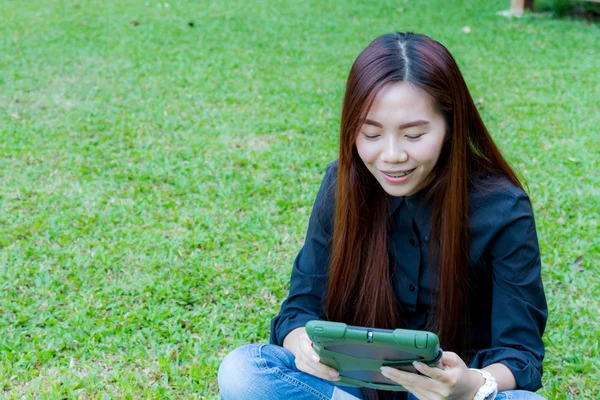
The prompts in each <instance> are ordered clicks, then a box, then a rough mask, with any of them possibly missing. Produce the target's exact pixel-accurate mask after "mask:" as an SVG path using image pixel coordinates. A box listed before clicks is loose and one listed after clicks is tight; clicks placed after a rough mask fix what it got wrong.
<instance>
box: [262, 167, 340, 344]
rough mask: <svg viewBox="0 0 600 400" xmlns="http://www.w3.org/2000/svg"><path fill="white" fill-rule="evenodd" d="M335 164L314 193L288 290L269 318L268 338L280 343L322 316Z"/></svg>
mask: <svg viewBox="0 0 600 400" xmlns="http://www.w3.org/2000/svg"><path fill="white" fill-rule="evenodd" d="M336 180H337V165H336V164H335V163H334V164H330V165H329V166H328V167H327V171H326V174H325V177H324V179H323V182H322V183H321V187H320V189H319V192H318V194H317V198H316V200H315V203H314V206H313V209H312V213H311V216H310V219H309V222H308V230H307V233H306V240H305V241H304V246H303V247H302V249H301V250H300V252H299V253H298V255H297V256H296V259H295V261H294V265H293V267H292V276H291V279H290V292H289V295H288V297H287V299H286V300H285V301H284V302H283V304H282V305H281V310H280V311H279V314H278V315H277V316H276V317H275V318H273V319H272V320H271V337H270V342H271V343H272V344H277V345H279V346H281V345H283V340H284V339H285V337H286V336H287V334H288V333H289V332H290V331H292V330H294V329H296V328H298V327H301V326H304V325H306V323H307V322H308V321H310V320H313V319H324V318H325V310H324V304H323V301H324V299H325V293H326V290H327V275H328V270H329V262H330V253H331V240H332V232H333V214H334V211H335V189H336V188H335V182H336Z"/></svg>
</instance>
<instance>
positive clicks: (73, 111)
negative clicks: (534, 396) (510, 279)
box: [0, 0, 600, 399]
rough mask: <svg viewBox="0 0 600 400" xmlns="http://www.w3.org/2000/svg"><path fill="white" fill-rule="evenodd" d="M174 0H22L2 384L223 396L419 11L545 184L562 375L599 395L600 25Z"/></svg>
mask: <svg viewBox="0 0 600 400" xmlns="http://www.w3.org/2000/svg"><path fill="white" fill-rule="evenodd" d="M169 3H170V4H169V7H165V5H164V2H162V4H161V7H158V5H159V4H160V3H158V2H156V1H149V2H145V1H143V0H140V1H132V0H128V1H122V0H121V1H116V0H106V1H102V2H101V1H91V0H81V1H76V0H69V1H66V0H54V1H42V0H30V1H27V2H24V1H18V0H8V1H5V2H4V3H3V4H2V6H0V21H1V23H0V37H2V40H1V41H0V154H1V157H0V207H1V209H2V212H1V213H0V292H1V294H0V382H1V384H2V391H0V396H4V397H6V398H9V399H16V398H23V397H25V398H33V397H39V398H67V397H76V398H77V397H78V398H169V397H171V398H213V397H216V395H217V386H216V372H217V368H218V365H219V361H220V360H221V359H222V357H223V356H224V355H225V354H226V353H227V352H228V351H230V350H232V349H233V348H235V347H237V346H240V345H242V344H244V343H249V342H264V341H266V340H268V332H269V321H270V318H271V317H272V316H273V315H274V314H275V313H276V312H277V310H278V308H279V304H280V302H281V301H282V300H283V299H284V298H285V296H286V294H287V288H288V279H289V273H290V268H291V264H292V261H293V258H294V257H295V255H296V252H297V251H298V250H299V248H300V246H301V244H302V241H303V236H304V231H305V228H306V223H307V218H308V215H309V212H310V208H311V205H312V201H313V199H314V196H315V194H316V190H317V188H318V185H319V184H320V180H321V177H322V175H323V171H324V168H325V166H326V165H327V164H328V163H329V162H330V161H332V160H333V159H335V158H336V150H337V147H336V146H337V132H338V128H339V115H340V109H341V99H342V95H343V90H344V84H345V79H346V76H347V73H348V71H349V68H350V66H351V64H352V62H353V60H354V58H355V57H356V56H357V55H358V53H359V52H360V50H362V49H363V48H364V47H365V46H366V45H367V44H368V43H369V42H370V41H371V40H372V39H373V38H375V37H376V36H378V35H380V34H382V33H386V32H389V31H392V30H413V31H417V32H421V33H425V34H429V35H431V36H433V37H434V38H436V39H438V40H440V41H441V42H442V43H444V44H445V45H447V47H448V48H449V49H450V50H451V51H452V52H453V53H454V54H455V56H456V58H457V61H458V62H459V65H460V66H461V68H462V70H463V73H464V75H465V77H466V80H467V82H468V84H469V87H470V89H471V91H472V94H473V97H474V98H476V99H477V100H478V103H479V104H480V108H481V112H482V115H483V118H484V120H485V122H486V123H487V124H488V127H489V128H490V131H491V132H492V133H493V136H494V138H495V139H496V141H497V142H498V144H499V145H500V147H501V148H502V149H503V150H504V152H505V154H506V155H507V156H508V158H509V159H510V160H511V161H512V162H513V164H514V166H515V167H516V168H517V169H518V170H519V172H520V173H521V175H522V176H523V177H524V179H525V180H526V182H527V183H528V185H529V193H530V196H531V198H532V201H533V204H534V208H535V212H536V218H537V225H538V234H539V238H540V244H541V250H542V257H543V268H544V269H543V275H544V282H545V288H546V293H547V295H548V301H549V308H550V319H549V321H548V327H547V331H546V335H545V342H546V344H547V357H546V360H545V373H544V384H545V388H544V389H543V391H542V392H541V393H542V394H544V395H545V396H547V397H548V398H550V399H554V398H561V399H563V398H564V399H567V398H590V399H592V398H598V387H600V359H599V354H598V353H599V352H598V342H599V340H600V327H599V324H598V315H599V312H598V308H599V307H598V306H599V299H600V281H599V280H598V279H597V277H598V274H599V272H600V265H599V259H600V240H599V237H600V229H599V225H598V224H599V210H600V204H599V203H598V199H599V198H600V193H599V187H600V176H599V171H600V146H599V144H598V139H599V133H600V129H599V128H598V126H599V122H600V121H599V117H598V115H599V113H600V110H599V106H598V99H599V98H600V81H599V80H598V61H597V54H598V53H599V50H600V48H599V44H598V34H599V33H600V32H599V29H598V26H595V25H589V24H587V23H585V22H583V21H570V20H554V19H551V17H550V16H546V15H542V16H535V15H534V16H531V15H529V16H526V17H525V18H522V19H505V18H503V17H499V16H497V15H496V11H498V10H502V9H506V8H508V1H504V0H478V1H475V0H473V1H468V2H467V1H459V0H428V1H425V0H408V1H405V0H402V1H372V2H345V1H333V0H332V1H316V0H310V1H304V2H291V1H289V2H288V1H274V0H269V1H261V0H253V1H250V0H243V1H242V0H237V1H234V0H227V1H224V2H212V1H211V2H209V1H206V0H202V1H191V0H188V1H183V0H182V1H174V0H172V1H170V2H169ZM367 3H370V4H367ZM77 4H78V5H79V7H74V6H75V5H77ZM131 20H138V21H139V22H140V24H139V25H138V26H133V25H131V24H130V21H131ZM189 22H193V23H194V27H190V26H189V25H188V23H189ZM466 25H468V26H470V27H471V29H472V32H471V33H470V34H464V33H462V32H461V28H462V27H463V26H466ZM580 256H582V257H583V261H582V263H581V267H582V268H573V264H574V262H575V260H576V259H577V258H578V257H580Z"/></svg>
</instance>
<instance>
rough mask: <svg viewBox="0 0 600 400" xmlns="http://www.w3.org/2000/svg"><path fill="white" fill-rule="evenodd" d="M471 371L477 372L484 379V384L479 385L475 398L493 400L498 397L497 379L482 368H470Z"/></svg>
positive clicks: (475, 399)
mask: <svg viewBox="0 0 600 400" xmlns="http://www.w3.org/2000/svg"><path fill="white" fill-rule="evenodd" d="M469 370H470V371H472V372H475V373H477V374H479V375H480V376H481V378H482V379H483V380H484V383H483V385H481V386H480V387H479V389H478V390H477V392H476V393H475V395H474V396H473V400H492V399H495V398H496V394H498V384H497V383H496V379H495V378H494V377H493V376H492V374H490V373H489V372H488V371H485V370H482V369H474V368H469Z"/></svg>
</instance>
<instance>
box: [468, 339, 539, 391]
mask: <svg viewBox="0 0 600 400" xmlns="http://www.w3.org/2000/svg"><path fill="white" fill-rule="evenodd" d="M536 361H537V360H536ZM495 363H501V364H504V365H506V367H507V368H508V369H510V371H511V372H512V374H513V376H514V377H515V381H516V382H517V389H522V390H528V391H531V392H535V391H536V390H538V389H540V388H541V387H542V363H541V361H540V362H535V363H534V362H532V360H531V359H530V358H529V357H527V356H526V355H525V354H524V353H523V352H521V351H518V350H515V349H512V348H508V347H495V348H491V349H485V350H481V351H479V352H478V353H477V354H476V355H475V357H473V360H472V361H471V365H470V366H469V367H470V368H477V369H482V368H484V367H487V366H488V365H491V364H495Z"/></svg>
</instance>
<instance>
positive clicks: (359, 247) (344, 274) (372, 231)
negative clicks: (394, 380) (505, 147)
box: [326, 33, 522, 357]
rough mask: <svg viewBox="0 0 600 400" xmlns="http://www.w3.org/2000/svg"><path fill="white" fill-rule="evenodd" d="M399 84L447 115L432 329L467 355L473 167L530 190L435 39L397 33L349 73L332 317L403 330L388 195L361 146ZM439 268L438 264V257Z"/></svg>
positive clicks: (436, 196) (433, 187)
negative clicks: (363, 131) (381, 99)
mask: <svg viewBox="0 0 600 400" xmlns="http://www.w3.org/2000/svg"><path fill="white" fill-rule="evenodd" d="M393 82H410V83H411V84H414V85H416V86H417V87H419V88H421V89H422V90H424V91H425V92H427V93H428V94H429V95H430V96H431V97H432V98H433V99H434V101H435V104H436V106H437V107H438V109H439V110H440V111H441V112H442V113H443V115H444V117H445V119H446V126H447V129H448V131H447V133H446V135H447V137H446V139H447V140H446V141H445V143H444V146H443V148H442V152H441V154H440V157H439V160H438V163H437V164H436V166H435V168H434V169H433V171H432V172H431V174H432V181H431V182H432V183H431V184H430V185H429V186H428V188H426V189H425V190H426V194H425V199H426V201H430V202H432V204H433V212H432V225H431V226H432V230H431V240H430V252H431V253H430V259H431V260H435V265H433V266H432V268H436V269H437V276H438V280H437V282H434V284H435V287H436V293H435V296H434V299H432V304H435V306H434V307H433V309H432V310H431V313H430V316H431V324H432V325H431V329H432V330H434V331H435V332H437V333H438V335H439V336H440V340H441V344H442V346H443V347H444V349H445V350H452V351H455V352H457V353H458V354H460V355H461V356H463V357H464V356H465V345H466V343H465V340H466V337H465V333H466V329H467V327H466V325H467V322H468V320H467V315H466V314H467V312H466V310H467V293H468V273H469V247H470V239H469V215H468V206H469V204H468V198H467V190H468V184H469V177H470V176H472V174H473V173H474V172H487V173H492V174H496V175H503V176H505V177H507V178H508V179H509V180H510V181H512V182H513V183H514V184H515V185H516V186H518V187H522V186H521V184H520V182H519V180H518V178H517V176H516V175H515V173H514V172H513V170H512V169H511V168H510V166H509V165H508V163H507V162H506V160H505V159H504V158H503V157H502V155H501V153H500V151H499V150H498V148H497V147H496V145H495V144H494V141H493V140H492V138H491V137H490V135H489V133H488V131H487V129H486V127H485V125H484V124H483V121H482V119H481V117H480V115H479V112H478V111H477V108H476V107H475V104H474V102H473V99H472V97H471V95H470V93H469V90H468V89H467V85H466V83H465V81H464V79H463V77H462V74H461V72H460V70H459V68H458V65H457V64H456V62H455V60H454V58H453V57H452V55H451V54H450V52H449V51H448V50H447V49H446V48H445V47H444V46H443V45H442V44H440V43H438V42H436V41H434V40H432V39H430V38H429V37H427V36H423V35H418V34H413V33H392V34H387V35H383V36H380V37H378V38H377V39H375V40H374V41H373V42H372V43H371V44H369V46H367V48H365V49H364V50H363V51H362V52H361V53H360V55H359V56H358V58H357V59H356V61H355V62H354V64H353V65H352V69H351V70H350V75H349V77H348V81H347V84H346V93H345V96H344V103H343V109H342V118H341V127H340V153H339V161H338V179H337V196H336V206H335V220H334V234H333V245H332V257H331V265H330V272H329V284H328V295H327V306H326V312H327V318H328V319H329V320H332V321H342V322H346V323H348V324H353V325H362V326H370V327H377V328H388V329H390V328H397V327H400V326H401V321H402V312H401V309H400V307H399V304H398V303H397V301H396V298H395V292H394V289H393V287H392V279H391V271H390V265H389V258H388V250H389V249H388V240H387V236H388V227H387V223H388V201H389V196H388V195H387V194H386V193H385V192H384V190H383V188H382V187H381V185H380V184H379V183H378V182H377V181H376V180H375V178H374V177H373V176H372V174H371V173H370V172H369V171H368V170H367V169H366V167H365V166H364V164H363V162H362V161H361V159H360V157H359V156H358V153H357V151H356V146H355V140H356V135H357V134H358V133H359V130H360V128H361V126H362V124H363V122H364V120H365V118H366V115H367V113H368V110H369V108H370V107H371V104H372V103H373V100H374V98H375V95H376V94H377V93H378V92H379V90H381V89H382V88H383V87H384V86H385V85H388V84H390V83H393ZM432 264H433V262H432Z"/></svg>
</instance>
